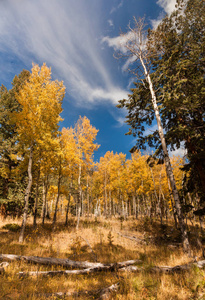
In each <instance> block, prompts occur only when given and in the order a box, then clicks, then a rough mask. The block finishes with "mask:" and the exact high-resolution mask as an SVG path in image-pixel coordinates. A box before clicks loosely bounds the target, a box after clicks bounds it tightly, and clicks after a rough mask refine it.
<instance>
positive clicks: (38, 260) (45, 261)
mask: <svg viewBox="0 0 205 300" xmlns="http://www.w3.org/2000/svg"><path fill="white" fill-rule="evenodd" d="M0 260H7V261H24V262H27V263H34V264H40V265H58V266H64V267H72V268H73V267H74V268H92V267H102V266H104V264H101V263H92V262H88V261H83V262H80V261H74V260H70V259H63V258H55V257H39V256H20V255H14V254H0Z"/></svg>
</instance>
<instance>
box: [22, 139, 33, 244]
mask: <svg viewBox="0 0 205 300" xmlns="http://www.w3.org/2000/svg"><path fill="white" fill-rule="evenodd" d="M32 162H33V145H31V148H30V155H29V161H28V185H27V187H26V192H25V206H24V212H23V221H22V225H21V231H20V235H19V243H22V242H23V239H24V231H25V228H26V220H27V215H28V201H29V196H30V192H31V186H32V179H33V178H32Z"/></svg>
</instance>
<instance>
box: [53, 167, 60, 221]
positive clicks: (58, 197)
mask: <svg viewBox="0 0 205 300" xmlns="http://www.w3.org/2000/svg"><path fill="white" fill-rule="evenodd" d="M60 186H61V162H60V167H59V174H58V194H57V198H56V205H55V211H54V215H53V224H55V223H56V217H57V211H58V202H59V199H60Z"/></svg>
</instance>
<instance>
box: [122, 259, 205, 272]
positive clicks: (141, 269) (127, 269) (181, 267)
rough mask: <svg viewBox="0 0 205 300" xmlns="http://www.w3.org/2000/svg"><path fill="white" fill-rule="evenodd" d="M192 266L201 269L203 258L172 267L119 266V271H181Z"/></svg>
mask: <svg viewBox="0 0 205 300" xmlns="http://www.w3.org/2000/svg"><path fill="white" fill-rule="evenodd" d="M193 266H196V267H198V268H199V269H202V268H203V267H204V266H205V260H201V261H197V262H191V263H188V264H185V265H178V266H174V267H169V266H154V267H151V268H144V267H137V266H131V265H130V266H127V267H123V268H120V270H119V271H129V272H141V271H145V270H147V271H150V272H161V273H168V274H169V273H177V272H182V271H189V270H190V269H191V268H193Z"/></svg>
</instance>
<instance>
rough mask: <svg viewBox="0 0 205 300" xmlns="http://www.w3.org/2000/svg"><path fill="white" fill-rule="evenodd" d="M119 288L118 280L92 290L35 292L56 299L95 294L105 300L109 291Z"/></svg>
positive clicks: (112, 291) (99, 298)
mask: <svg viewBox="0 0 205 300" xmlns="http://www.w3.org/2000/svg"><path fill="white" fill-rule="evenodd" d="M118 288H119V282H118V283H115V284H112V285H111V286H109V287H106V288H103V289H98V290H94V291H87V290H85V291H79V292H65V293H63V292H56V293H45V294H39V293H38V294H37V295H38V296H43V297H45V298H51V297H55V298H57V299H65V298H67V297H75V298H77V297H80V296H87V297H88V296H97V298H95V299H98V300H106V299H109V296H110V294H111V293H114V292H117V290H118Z"/></svg>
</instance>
